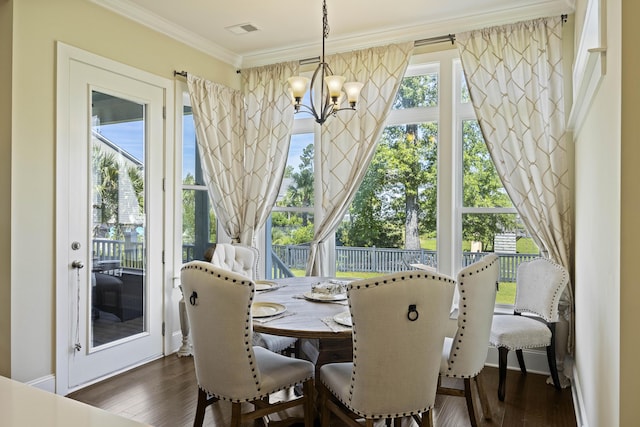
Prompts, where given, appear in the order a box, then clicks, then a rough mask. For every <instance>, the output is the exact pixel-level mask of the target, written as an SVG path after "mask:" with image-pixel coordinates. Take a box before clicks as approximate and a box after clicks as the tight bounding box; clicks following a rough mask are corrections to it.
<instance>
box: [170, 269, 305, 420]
mask: <svg viewBox="0 0 640 427" xmlns="http://www.w3.org/2000/svg"><path fill="white" fill-rule="evenodd" d="M181 282H182V287H183V290H184V294H185V299H186V309H187V314H188V316H189V321H190V324H191V334H192V338H193V350H194V362H195V371H196V379H197V382H198V404H197V408H196V416H195V421H194V426H201V425H202V423H203V420H204V416H205V408H206V407H207V406H208V405H210V404H212V403H215V402H217V401H218V400H226V401H229V402H231V405H232V410H231V422H230V425H231V426H233V427H239V426H240V425H241V424H242V423H246V422H247V421H250V420H257V419H263V418H264V417H266V416H267V415H268V414H272V413H275V412H281V411H283V410H285V409H287V408H291V407H294V406H298V405H303V406H304V418H303V419H304V425H305V427H313V419H314V414H313V407H314V406H313V395H314V386H313V376H314V370H315V368H314V366H313V364H312V363H311V362H309V361H306V360H301V359H295V358H291V357H287V356H283V355H281V354H278V353H274V352H272V351H269V350H267V349H265V348H263V347H259V346H253V345H252V340H253V330H252V318H251V304H252V302H253V296H254V293H255V284H254V282H253V281H252V280H250V279H249V278H248V277H246V276H244V275H242V274H239V273H235V272H232V271H230V270H227V269H222V268H219V267H215V266H213V265H212V264H211V263H208V262H205V261H191V262H189V263H187V264H185V265H184V266H183V267H182V270H181ZM220 343H224V345H221V344H220ZM298 384H302V385H303V395H302V396H301V397H297V398H294V399H292V400H285V401H282V402H277V403H269V395H271V394H272V393H275V392H277V391H280V390H285V389H288V388H290V387H293V386H295V385H298ZM245 402H249V403H252V404H253V406H254V408H253V410H250V411H248V412H242V409H243V406H242V404H243V403H245ZM245 409H246V408H245ZM263 421H266V420H264V419H263ZM287 421H290V422H291V423H290V424H288V423H287V425H291V424H294V423H300V422H301V421H302V419H301V418H300V417H297V418H291V419H290V420H287ZM278 425H281V424H280V423H278Z"/></svg>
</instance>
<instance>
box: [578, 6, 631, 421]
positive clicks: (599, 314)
mask: <svg viewBox="0 0 640 427" xmlns="http://www.w3.org/2000/svg"><path fill="white" fill-rule="evenodd" d="M631 1H637V0H631ZM586 3H587V0H578V1H577V12H576V14H578V13H582V14H584V10H585V6H586ZM620 4H621V0H607V2H606V5H607V8H606V16H607V22H606V28H607V32H606V37H607V43H606V44H607V47H608V50H607V61H606V62H607V68H606V75H605V76H604V78H603V80H602V83H601V86H600V88H599V91H598V92H597V94H596V96H595V98H594V99H593V102H592V105H591V108H590V110H589V112H588V114H587V116H586V118H585V120H584V125H583V126H582V128H580V129H576V131H575V133H574V138H575V170H576V175H575V183H576V192H575V194H576V202H575V218H576V221H575V277H574V283H575V310H576V318H575V320H576V322H575V340H576V350H575V352H576V366H575V373H576V380H577V381H578V384H579V385H580V390H581V392H582V397H583V405H582V406H583V408H582V409H583V410H584V412H585V414H586V416H587V420H585V422H586V424H585V425H589V426H594V427H595V426H618V425H625V424H619V421H620V413H619V402H620V397H621V390H620V370H621V366H620V361H619V358H618V355H619V354H620V350H621V338H620V310H621V303H620V297H621V293H623V289H626V288H627V287H628V286H629V285H631V283H625V282H624V281H621V265H620V262H621V249H622V250H624V248H622V247H621V230H622V234H623V235H626V234H628V233H632V234H633V230H632V229H628V228H627V227H625V226H624V225H621V221H620V215H621V199H624V197H621V194H620V190H621V181H620V173H621V164H620V163H621V161H620V156H621V150H622V149H623V147H624V145H621V135H620V119H621V108H620V99H621V87H620V84H621V81H620V74H621V66H620V62H621V61H620V44H621V34H620ZM577 21H578V20H577ZM635 25H637V23H636V24H635ZM581 28H582V25H579V24H578V23H577V24H576V29H578V31H579V29H581ZM578 40H580V36H579V34H576V41H578ZM635 120H636V122H637V118H636V119H635ZM623 144H624V141H623ZM635 168H636V170H637V169H638V166H637V165H636V166H635ZM629 225H631V224H629ZM633 227H635V228H636V230H637V227H638V225H632V226H631V228H633ZM624 239H625V240H626V237H624ZM636 263H637V261H636ZM621 283H622V284H621ZM638 312H639V310H637V309H636V313H638ZM638 323H639V322H636V323H635V324H636V325H638ZM636 341H637V340H636ZM632 396H637V394H636V393H634V392H633V391H632V392H631V393H630V396H629V398H632ZM636 400H637V397H636ZM626 425H631V424H626ZM636 425H637V424H636Z"/></svg>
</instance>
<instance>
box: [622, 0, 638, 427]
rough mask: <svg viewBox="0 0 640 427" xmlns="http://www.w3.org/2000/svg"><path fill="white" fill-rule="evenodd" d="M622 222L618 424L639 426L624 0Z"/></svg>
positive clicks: (629, 65)
mask: <svg viewBox="0 0 640 427" xmlns="http://www.w3.org/2000/svg"><path fill="white" fill-rule="evenodd" d="M621 16H622V40H623V42H622V54H621V58H622V87H623V88H624V90H623V91H622V135H621V136H622V152H621V158H622V179H621V181H622V188H621V200H622V207H621V210H622V218H621V224H620V227H621V231H622V233H621V234H622V239H621V242H620V253H621V259H620V283H621V286H620V372H621V374H622V375H621V376H620V425H621V426H632V425H637V424H638V408H637V405H638V381H640V364H639V363H638V355H639V354H640V340H639V339H638V337H639V336H640V332H638V325H640V309H638V303H639V302H640V275H639V274H638V249H639V248H640V144H639V137H638V135H639V132H640V129H639V127H638V113H639V111H640V109H639V108H638V100H640V82H639V81H638V78H639V77H640V71H639V70H640V49H638V46H640V29H638V17H640V2H638V0H623V1H622V13H621Z"/></svg>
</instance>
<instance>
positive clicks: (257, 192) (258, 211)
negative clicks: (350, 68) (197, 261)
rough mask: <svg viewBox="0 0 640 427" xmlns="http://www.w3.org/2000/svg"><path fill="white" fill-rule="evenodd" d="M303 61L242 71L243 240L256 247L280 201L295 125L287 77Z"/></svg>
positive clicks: (241, 239) (294, 72)
mask: <svg viewBox="0 0 640 427" xmlns="http://www.w3.org/2000/svg"><path fill="white" fill-rule="evenodd" d="M298 68H299V62H297V61H296V62H288V63H282V64H276V65H269V66H266V67H260V68H250V69H246V70H242V90H243V94H244V99H245V103H246V106H247V110H246V111H247V113H246V114H247V129H246V135H245V137H246V141H247V142H246V150H245V159H244V161H245V180H244V185H243V190H244V191H243V193H244V194H243V198H244V200H245V202H246V203H245V205H244V207H243V213H242V217H243V221H242V222H241V233H240V241H241V242H242V243H244V244H246V245H250V246H253V243H254V241H253V239H254V233H255V231H256V230H257V229H259V228H260V227H262V225H264V223H265V222H266V221H267V219H268V218H269V215H270V214H271V208H272V207H273V205H274V204H275V202H276V198H277V197H278V191H279V189H280V184H281V183H282V177H283V176H284V169H285V167H286V165H287V156H288V154H289V142H290V139H291V129H292V127H293V104H292V103H291V98H290V97H289V93H288V87H289V85H288V83H287V79H288V78H289V77H291V76H295V75H297V74H298Z"/></svg>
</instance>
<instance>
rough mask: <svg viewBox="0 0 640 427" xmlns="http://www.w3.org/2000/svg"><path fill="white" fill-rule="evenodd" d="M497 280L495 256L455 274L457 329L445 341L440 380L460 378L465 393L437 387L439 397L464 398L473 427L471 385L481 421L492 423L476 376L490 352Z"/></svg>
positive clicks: (473, 414) (498, 272)
mask: <svg viewBox="0 0 640 427" xmlns="http://www.w3.org/2000/svg"><path fill="white" fill-rule="evenodd" d="M499 276H500V260H499V258H498V256H497V255H495V254H490V255H486V256H485V257H483V258H482V259H481V260H479V261H477V262H474V263H473V264H471V265H469V266H467V267H465V268H463V269H461V270H460V271H459V272H458V276H457V282H458V292H459V295H460V298H459V302H458V328H457V331H456V333H455V335H454V336H453V337H447V338H445V339H444V347H443V350H442V361H441V365H440V376H441V378H463V379H464V390H459V389H457V388H453V387H444V386H440V387H438V393H441V394H447V395H454V396H464V397H465V398H466V402H467V411H468V412H469V421H470V423H471V425H472V426H473V427H475V426H477V425H478V423H477V420H476V413H475V412H476V411H475V409H474V404H473V393H472V384H473V383H475V384H476V389H477V391H478V396H479V398H480V403H481V405H482V411H483V414H484V417H485V418H486V419H491V411H490V409H489V404H488V401H487V399H486V396H485V394H484V390H483V388H482V383H481V382H480V378H479V376H478V375H479V374H480V372H481V371H482V368H484V363H485V360H486V358H487V351H488V349H489V334H490V332H491V320H492V318H493V311H494V307H495V301H496V290H497V286H498V278H499Z"/></svg>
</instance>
